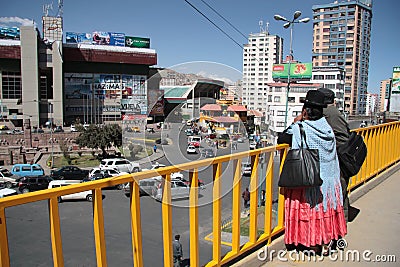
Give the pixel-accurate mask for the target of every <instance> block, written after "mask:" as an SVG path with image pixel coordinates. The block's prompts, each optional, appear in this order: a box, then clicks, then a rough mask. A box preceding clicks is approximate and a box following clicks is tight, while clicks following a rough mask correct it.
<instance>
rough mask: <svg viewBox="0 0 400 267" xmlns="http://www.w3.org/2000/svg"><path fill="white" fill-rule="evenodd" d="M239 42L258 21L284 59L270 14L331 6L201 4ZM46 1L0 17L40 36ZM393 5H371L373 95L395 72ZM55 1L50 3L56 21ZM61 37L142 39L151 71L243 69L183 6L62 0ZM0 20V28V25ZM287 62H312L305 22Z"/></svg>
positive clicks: (20, 1)
mask: <svg viewBox="0 0 400 267" xmlns="http://www.w3.org/2000/svg"><path fill="white" fill-rule="evenodd" d="M189 1H190V2H191V3H192V4H193V5H195V6H196V7H197V8H198V9H200V10H201V11H202V12H203V13H205V14H206V15H207V16H208V17H209V18H210V19H211V20H213V21H214V22H215V23H216V24H217V25H218V26H220V27H221V28H222V29H223V30H224V31H226V32H227V33H228V34H229V35H230V36H231V37H232V38H233V39H234V40H235V41H236V42H238V43H239V44H245V43H246V39H245V38H244V37H243V36H242V35H241V34H239V33H237V32H236V31H235V30H234V29H232V28H231V27H230V26H229V25H228V24H227V23H226V22H224V21H223V20H222V19H221V18H219V17H218V16H217V15H216V14H215V13H214V12H212V10H210V9H209V8H208V7H207V6H206V5H204V3H202V1H201V0H189ZM204 1H206V2H207V3H208V4H209V5H211V6H212V7H213V8H214V9H216V10H217V11H218V12H219V13H220V14H222V15H223V16H224V17H225V18H226V19H227V20H229V21H230V22H231V23H232V24H233V25H234V26H235V27H236V28H238V29H239V30H240V32H241V33H243V34H244V35H245V36H247V35H248V34H249V33H256V32H259V21H260V20H262V21H263V22H264V25H265V23H266V22H269V32H270V33H271V34H277V35H279V36H282V37H283V38H284V39H285V46H284V51H285V54H287V53H288V50H289V49H288V44H289V32H290V31H289V30H287V29H284V28H283V27H282V22H278V21H275V20H274V19H273V16H274V14H281V15H283V16H285V17H288V18H290V17H292V14H293V13H294V11H296V10H300V11H302V12H303V15H302V17H310V18H312V6H313V5H318V4H326V3H332V2H333V1H334V0H312V1H310V0H303V1H298V0H268V1H267V0H263V1H261V0H247V1H232V0H215V1H211V0H204ZM49 3H51V1H50V0H30V1H26V0H12V1H7V3H6V4H5V3H3V4H2V5H1V8H0V17H19V18H24V19H33V20H35V22H36V23H37V25H38V27H39V29H40V31H41V27H42V25H41V16H42V14H43V11H42V6H43V5H44V4H49ZM399 10H400V1H398V0H385V1H379V0H374V2H373V20H372V39H371V54H370V68H369V86H368V91H369V92H378V88H379V86H380V81H381V80H383V79H387V78H390V77H391V76H392V68H393V67H394V66H400V51H399V48H400V37H399V28H398V27H399V26H400V16H399V15H398V11H399ZM56 11H57V1H54V3H53V11H50V15H55V13H56ZM63 17H64V32H67V31H71V32H92V31H110V32H123V33H125V34H126V35H130V36H139V37H149V38H150V39H151V48H153V49H155V50H156V52H157V54H158V66H160V67H170V66H173V65H176V64H181V63H185V62H192V61H212V62H217V63H221V64H225V65H228V66H230V67H233V68H235V69H237V70H239V71H242V50H241V48H240V47H239V46H238V45H237V44H236V43H234V42H233V41H232V40H230V39H229V38H228V37H226V36H225V35H224V34H223V33H221V32H220V31H219V30H218V29H217V28H215V27H214V26H213V25H212V24H211V23H209V22H208V21H207V20H206V19H205V18H204V17H202V16H201V15H200V14H199V13H197V12H196V11H195V10H194V9H193V8H192V7H190V6H189V5H188V4H187V3H186V2H185V1H184V0H153V1H122V0H113V1H102V0H97V1H94V0H83V1H82V0H80V1H77V0H64V15H63ZM1 21H2V20H1V19H0V25H1V24H2V22H1ZM293 37H294V39H293V40H294V41H293V50H294V56H295V58H297V59H298V60H300V61H302V62H311V49H312V23H311V22H310V23H308V24H301V25H295V30H294V36H293Z"/></svg>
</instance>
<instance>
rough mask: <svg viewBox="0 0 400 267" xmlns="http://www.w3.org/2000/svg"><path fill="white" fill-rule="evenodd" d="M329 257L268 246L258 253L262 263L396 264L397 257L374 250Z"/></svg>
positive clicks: (329, 255) (341, 251)
mask: <svg viewBox="0 0 400 267" xmlns="http://www.w3.org/2000/svg"><path fill="white" fill-rule="evenodd" d="M328 252H329V253H328V256H324V255H323V253H321V255H319V254H316V252H315V251H313V250H303V251H302V252H301V253H299V252H298V251H296V250H291V251H287V250H283V249H282V250H273V249H272V250H269V249H268V247H267V246H265V247H263V248H262V249H260V250H259V251H258V253H257V258H258V260H260V261H273V260H278V261H282V262H287V261H302V262H320V261H323V260H330V261H333V262H337V261H340V262H371V263H378V262H396V255H394V254H386V255H383V254H374V253H373V251H372V250H368V249H367V250H363V251H359V250H351V249H346V250H338V251H335V252H332V253H331V252H330V251H328Z"/></svg>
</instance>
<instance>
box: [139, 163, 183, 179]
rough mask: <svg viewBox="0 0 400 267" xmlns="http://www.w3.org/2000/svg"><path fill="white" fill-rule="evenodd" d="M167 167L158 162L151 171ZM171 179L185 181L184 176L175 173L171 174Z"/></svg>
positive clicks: (152, 166)
mask: <svg viewBox="0 0 400 267" xmlns="http://www.w3.org/2000/svg"><path fill="white" fill-rule="evenodd" d="M165 166H166V165H164V164H161V163H158V162H156V163H155V164H153V165H151V168H150V170H155V169H158V168H162V167H165ZM147 170H149V169H142V171H147ZM171 179H183V174H182V173H181V172H173V173H171Z"/></svg>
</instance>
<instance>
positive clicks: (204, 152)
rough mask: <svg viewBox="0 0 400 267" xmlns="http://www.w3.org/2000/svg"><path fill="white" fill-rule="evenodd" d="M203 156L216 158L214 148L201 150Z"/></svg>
mask: <svg viewBox="0 0 400 267" xmlns="http://www.w3.org/2000/svg"><path fill="white" fill-rule="evenodd" d="M201 156H202V157H205V158H213V157H215V153H214V150H213V149H212V148H204V149H202V150H201Z"/></svg>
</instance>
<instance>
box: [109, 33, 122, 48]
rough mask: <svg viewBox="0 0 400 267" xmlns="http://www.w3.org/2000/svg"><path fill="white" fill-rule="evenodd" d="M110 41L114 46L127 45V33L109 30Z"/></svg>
mask: <svg viewBox="0 0 400 267" xmlns="http://www.w3.org/2000/svg"><path fill="white" fill-rule="evenodd" d="M109 35H110V43H109V45H114V46H125V34H124V33H120V32H109Z"/></svg>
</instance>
